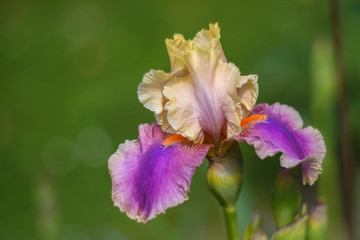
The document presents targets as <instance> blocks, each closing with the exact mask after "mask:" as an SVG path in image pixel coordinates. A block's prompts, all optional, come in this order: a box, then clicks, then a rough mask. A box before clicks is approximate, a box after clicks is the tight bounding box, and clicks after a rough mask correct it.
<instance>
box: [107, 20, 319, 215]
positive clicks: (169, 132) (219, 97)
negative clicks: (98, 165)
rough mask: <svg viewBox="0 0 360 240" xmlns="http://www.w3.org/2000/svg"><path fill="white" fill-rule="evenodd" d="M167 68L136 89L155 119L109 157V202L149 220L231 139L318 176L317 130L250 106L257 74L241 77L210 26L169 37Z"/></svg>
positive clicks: (285, 109) (183, 194) (294, 117)
mask: <svg viewBox="0 0 360 240" xmlns="http://www.w3.org/2000/svg"><path fill="white" fill-rule="evenodd" d="M166 47H167V51H168V54H169V57H170V63H171V71H170V73H167V72H164V71H161V70H150V72H148V73H147V74H145V76H144V78H143V81H142V83H141V84H140V85H139V87H138V96H139V100H140V102H141V103H142V104H143V105H144V106H145V107H146V108H148V109H149V110H151V111H152V112H154V114H155V118H156V122H154V123H152V124H141V125H140V126H139V139H138V140H131V141H129V140H126V141H125V143H123V144H120V145H119V148H118V149H117V151H116V152H115V153H114V154H113V155H112V156H111V157H110V159H109V169H110V174H111V178H112V199H113V201H114V205H115V206H117V207H119V208H120V210H121V211H122V212H125V213H126V214H127V215H128V217H130V218H132V219H136V220H137V221H138V222H146V221H148V220H150V219H153V218H155V217H156V215H158V214H159V213H164V212H165V210H166V209H167V208H169V207H173V206H176V205H178V204H180V203H182V202H184V201H185V200H187V199H188V196H187V192H188V191H189V189H190V182H191V178H192V176H193V174H194V171H195V168H197V167H199V166H200V165H201V163H202V162H203V161H204V158H205V157H206V156H210V157H212V156H222V155H223V154H225V152H226V151H227V150H228V149H229V147H230V145H231V144H233V143H234V142H236V141H239V142H246V143H248V144H250V145H253V146H254V147H255V151H256V153H257V155H258V156H259V157H260V158H261V159H264V158H266V157H268V156H273V155H274V154H276V153H277V152H282V155H281V157H280V164H281V166H282V167H285V168H292V167H295V166H297V165H301V168H302V177H303V182H304V184H306V183H308V184H310V185H312V184H313V183H314V182H315V181H316V179H317V178H318V175H319V174H320V173H321V171H322V168H321V163H322V160H323V158H324V155H325V144H324V141H323V137H322V136H321V134H320V132H319V131H318V130H317V129H315V128H313V127H311V126H308V127H306V128H303V122H302V119H301V117H300V115H299V113H298V112H297V111H296V110H295V109H293V108H292V107H289V106H287V105H283V104H279V103H275V104H273V105H268V104H266V103H264V104H259V105H255V103H256V99H257V97H258V76H257V75H245V76H244V75H240V71H239V69H238V68H237V67H236V66H235V65H234V64H232V63H230V62H228V61H227V59H226V57H225V55H224V52H223V49H222V47H221V44H220V28H219V27H218V25H217V24H210V28H209V30H201V31H200V32H198V33H197V34H196V36H195V37H194V39H193V40H185V39H184V37H183V36H182V35H180V34H175V35H174V37H173V39H166Z"/></svg>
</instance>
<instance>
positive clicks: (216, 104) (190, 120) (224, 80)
mask: <svg viewBox="0 0 360 240" xmlns="http://www.w3.org/2000/svg"><path fill="white" fill-rule="evenodd" d="M220 56H221V52H220V51H218V50H217V49H214V48H210V49H209V48H205V47H203V48H197V49H194V50H192V51H188V52H186V53H185V54H184V56H183V58H184V62H185V63H186V66H187V68H188V70H189V73H190V75H188V76H186V77H183V78H172V79H171V80H169V81H168V83H167V84H166V85H165V89H164V95H165V97H166V98H167V99H169V101H168V103H167V104H166V110H167V111H168V121H169V123H170V125H171V126H172V127H173V128H174V130H175V131H176V132H178V133H181V134H182V135H183V136H185V137H187V138H189V139H190V140H193V141H195V142H202V141H203V140H204V137H206V136H209V137H210V138H211V141H212V143H213V144H215V145H219V144H220V141H221V140H222V138H223V137H222V135H224V137H228V138H229V137H232V136H234V135H238V134H239V133H240V131H241V128H240V121H241V118H242V113H241V98H239V96H238V94H237V86H239V81H240V72H239V70H238V68H237V67H236V66H235V65H233V64H231V63H224V62H223V61H221V60H220Z"/></svg>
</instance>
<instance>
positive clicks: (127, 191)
mask: <svg viewBox="0 0 360 240" xmlns="http://www.w3.org/2000/svg"><path fill="white" fill-rule="evenodd" d="M159 131H161V128H160V127H159V126H158V125H157V124H152V125H148V124H143V125H141V126H140V127H139V132H140V140H133V141H126V142H125V143H123V144H120V146H119V148H118V150H117V151H116V152H115V153H114V154H113V155H112V156H111V157H110V159H109V169H110V173H111V178H112V184H113V190H112V197H113V201H114V204H115V206H118V207H119V208H120V210H121V211H122V212H125V213H126V214H127V215H128V216H129V217H130V218H132V219H136V220H137V221H138V222H146V221H148V220H150V219H152V218H155V217H156V215H157V214H159V213H164V212H165V210H166V209H167V208H169V207H173V206H176V205H178V204H180V203H182V202H184V201H185V200H187V199H188V196H187V192H188V191H189V189H190V182H191V178H192V176H193V174H194V171H195V168H196V167H199V166H200V164H201V163H202V162H203V160H204V158H205V155H206V153H207V152H208V150H209V148H210V145H205V144H202V145H200V144H199V145H194V144H193V143H191V142H190V141H188V140H183V141H180V142H179V141H177V142H174V144H172V145H167V146H164V145H163V144H162V142H163V141H164V140H165V139H166V137H167V136H168V134H161V133H160V132H159ZM145 141H146V144H145V143H143V142H145Z"/></svg>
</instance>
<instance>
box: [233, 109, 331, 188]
mask: <svg viewBox="0 0 360 240" xmlns="http://www.w3.org/2000/svg"><path fill="white" fill-rule="evenodd" d="M258 114H261V115H266V116H267V118H266V120H263V121H254V122H249V123H248V124H246V125H245V126H243V131H242V132H241V134H240V135H239V136H236V137H235V138H236V140H238V141H242V142H244V141H245V142H247V143H248V144H250V145H253V146H254V147H255V151H256V153H257V155H258V156H259V157H260V158H261V159H264V158H265V157H268V156H273V155H275V154H276V153H277V152H282V153H283V154H282V156H281V157H280V164H281V166H282V167H286V168H292V167H295V166H296V165H298V164H301V167H302V174H303V182H304V184H305V183H309V184H310V185H312V184H313V183H314V182H315V181H316V179H317V178H318V175H319V174H320V173H321V171H322V168H321V163H322V161H323V159H324V157H325V152H326V147H325V143H324V140H323V137H322V135H321V133H320V132H319V131H318V130H317V129H315V128H313V127H311V126H308V127H306V128H302V125H303V121H302V119H301V117H300V115H299V113H298V112H297V111H296V110H295V109H293V108H292V107H289V106H287V105H280V104H279V103H275V104H273V105H271V106H269V105H268V104H259V105H256V106H255V107H254V110H253V112H252V113H251V114H250V116H252V115H258Z"/></svg>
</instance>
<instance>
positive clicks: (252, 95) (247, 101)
mask: <svg viewBox="0 0 360 240" xmlns="http://www.w3.org/2000/svg"><path fill="white" fill-rule="evenodd" d="M257 80H258V76H257V75H247V76H240V81H239V83H238V86H237V95H238V96H239V98H240V99H241V111H242V114H243V116H242V117H243V118H245V117H247V116H248V115H249V113H250V112H251V111H252V109H253V108H254V106H255V103H256V100H257V97H258V94H259V87H258V81H257Z"/></svg>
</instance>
